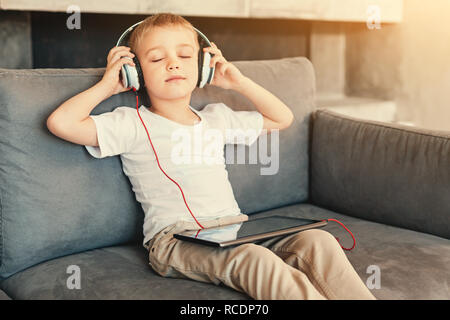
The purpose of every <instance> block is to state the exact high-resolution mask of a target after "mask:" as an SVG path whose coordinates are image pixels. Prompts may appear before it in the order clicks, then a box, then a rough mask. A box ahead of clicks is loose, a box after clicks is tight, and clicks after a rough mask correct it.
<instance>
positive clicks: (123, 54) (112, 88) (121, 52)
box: [100, 46, 135, 96]
mask: <svg viewBox="0 0 450 320" xmlns="http://www.w3.org/2000/svg"><path fill="white" fill-rule="evenodd" d="M128 57H129V58H128ZM133 57H134V54H133V53H131V52H130V48H129V47H125V46H119V47H114V48H112V49H111V50H110V51H109V53H108V57H107V61H108V63H107V66H106V71H105V74H104V75H103V78H102V80H101V81H100V82H102V83H103V84H104V85H105V87H106V88H107V90H108V94H109V95H108V96H112V95H114V94H117V93H120V92H124V91H129V90H130V89H131V88H125V87H124V86H123V84H122V81H121V80H120V70H121V69H122V66H123V65H124V64H125V63H126V64H129V65H130V66H135V64H134V62H133V60H131V59H132V58H133Z"/></svg>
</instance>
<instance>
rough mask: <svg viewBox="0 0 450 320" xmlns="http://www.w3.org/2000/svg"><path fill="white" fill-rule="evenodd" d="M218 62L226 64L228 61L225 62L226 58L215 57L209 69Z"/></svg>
mask: <svg viewBox="0 0 450 320" xmlns="http://www.w3.org/2000/svg"><path fill="white" fill-rule="evenodd" d="M218 62H221V63H222V64H225V63H227V60H225V58H224V57H222V56H214V57H213V58H212V59H211V61H210V63H209V67H210V68H212V67H214V66H215V64H216V63H218Z"/></svg>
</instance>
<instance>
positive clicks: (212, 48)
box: [203, 47, 222, 55]
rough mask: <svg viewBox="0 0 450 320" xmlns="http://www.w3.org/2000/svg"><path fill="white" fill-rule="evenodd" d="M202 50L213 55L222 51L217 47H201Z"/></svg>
mask: <svg viewBox="0 0 450 320" xmlns="http://www.w3.org/2000/svg"><path fill="white" fill-rule="evenodd" d="M203 51H204V52H209V53H212V54H214V55H222V51H220V50H219V49H218V48H217V47H205V48H203Z"/></svg>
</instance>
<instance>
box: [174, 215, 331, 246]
mask: <svg viewBox="0 0 450 320" xmlns="http://www.w3.org/2000/svg"><path fill="white" fill-rule="evenodd" d="M326 224H327V221H325V220H311V219H301V218H292V217H283V216H270V217H265V218H256V219H251V220H248V221H245V222H241V223H236V224H230V225H226V226H221V227H216V228H209V229H198V230H190V231H185V232H181V233H177V234H174V235H173V236H174V238H176V239H180V240H186V241H192V242H196V243H200V244H204V245H209V246H215V247H228V246H234V245H239V244H242V243H248V242H257V241H259V240H265V239H269V238H273V237H277V236H281V235H287V234H291V233H295V232H298V231H303V230H307V229H311V228H320V227H323V226H325V225H326Z"/></svg>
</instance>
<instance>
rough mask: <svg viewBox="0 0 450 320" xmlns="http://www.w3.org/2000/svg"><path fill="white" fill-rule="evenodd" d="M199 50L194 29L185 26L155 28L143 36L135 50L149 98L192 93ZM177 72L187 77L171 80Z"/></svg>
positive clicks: (174, 97)
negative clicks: (169, 79)
mask: <svg viewBox="0 0 450 320" xmlns="http://www.w3.org/2000/svg"><path fill="white" fill-rule="evenodd" d="M154 47H158V48H156V49H154V50H151V49H152V48H154ZM199 49H200V48H199V45H198V42H197V39H196V38H195V35H194V32H192V31H191V30H189V29H187V28H185V27H182V26H165V27H156V28H154V29H153V30H151V31H149V32H147V33H146V34H145V35H144V37H143V38H142V41H141V43H140V45H139V46H138V48H137V49H136V52H135V53H136V55H137V57H138V59H139V63H140V64H141V67H142V72H143V75H144V80H145V86H146V89H147V93H148V94H149V96H150V99H152V97H155V98H159V99H164V100H167V99H177V98H182V97H185V96H186V95H189V96H190V94H191V93H192V91H193V90H194V89H195V87H196V84H197V80H198V61H197V59H198V50H199ZM174 75H179V76H182V77H184V79H183V80H172V81H169V82H168V81H167V79H168V78H170V77H172V76H174Z"/></svg>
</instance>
